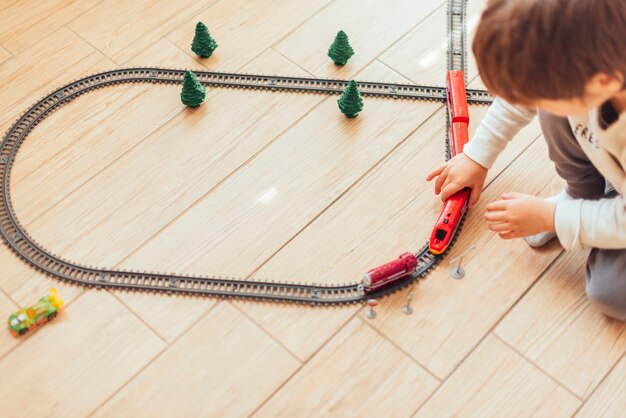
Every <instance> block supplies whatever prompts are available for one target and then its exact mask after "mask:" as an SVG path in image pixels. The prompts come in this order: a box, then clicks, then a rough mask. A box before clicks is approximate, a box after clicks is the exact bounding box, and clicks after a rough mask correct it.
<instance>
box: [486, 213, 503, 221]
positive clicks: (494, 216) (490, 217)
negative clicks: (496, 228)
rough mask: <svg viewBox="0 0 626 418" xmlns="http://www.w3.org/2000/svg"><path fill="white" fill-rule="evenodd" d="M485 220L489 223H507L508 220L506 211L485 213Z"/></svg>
mask: <svg viewBox="0 0 626 418" xmlns="http://www.w3.org/2000/svg"><path fill="white" fill-rule="evenodd" d="M485 220H487V221H489V222H505V221H507V220H508V218H507V214H506V212H505V211H491V212H485Z"/></svg>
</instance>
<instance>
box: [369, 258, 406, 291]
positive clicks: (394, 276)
mask: <svg viewBox="0 0 626 418" xmlns="http://www.w3.org/2000/svg"><path fill="white" fill-rule="evenodd" d="M415 267H417V258H415V255H414V254H412V253H404V254H402V255H400V257H398V258H397V259H396V260H393V261H390V262H389V263H386V264H383V265H382V266H379V267H376V268H374V269H371V270H370V271H368V272H367V273H365V275H364V276H363V281H362V283H363V287H364V288H365V291H366V292H371V291H374V290H378V289H380V288H382V287H384V286H386V285H387V284H389V283H391V282H395V281H397V280H398V279H401V278H403V277H406V276H408V275H410V274H411V273H412V272H414V271H415Z"/></svg>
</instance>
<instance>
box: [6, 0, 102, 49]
mask: <svg viewBox="0 0 626 418" xmlns="http://www.w3.org/2000/svg"><path fill="white" fill-rule="evenodd" d="M99 2H100V0H46V1H30V2H28V3H24V2H22V1H15V2H12V3H9V4H6V3H7V2H6V1H4V2H3V7H2V8H1V9H0V43H1V44H2V45H3V46H4V47H6V48H7V49H9V50H10V51H11V52H13V53H14V54H19V53H20V52H22V51H23V50H25V49H26V48H28V47H30V46H32V45H34V44H35V43H41V44H44V45H45V44H46V43H47V42H48V36H49V35H50V34H51V33H52V32H54V31H55V30H56V29H58V28H60V27H62V26H63V25H65V24H66V23H67V22H69V21H70V20H72V19H74V18H75V17H77V16H79V15H80V14H81V13H83V12H85V11H87V10H89V9H90V8H92V7H93V6H95V5H96V4H98V3H99Z"/></svg>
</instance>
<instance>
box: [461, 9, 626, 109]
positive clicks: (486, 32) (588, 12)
mask: <svg viewBox="0 0 626 418" xmlns="http://www.w3.org/2000/svg"><path fill="white" fill-rule="evenodd" d="M473 51H474V55H475V57H476V61H477V64H478V70H479V72H480V74H481V77H482V79H483V81H484V83H485V85H486V86H487V88H488V89H489V90H490V91H491V92H492V93H493V94H496V95H498V96H501V97H503V98H504V99H506V100H508V101H510V102H513V103H520V104H532V103H533V102H535V101H536V100H537V99H571V98H580V97H582V96H583V95H584V93H585V85H586V83H587V82H588V81H589V80H591V78H592V77H593V76H594V75H595V74H598V73H601V72H602V73H606V74H608V75H610V76H613V77H622V79H623V78H624V77H625V76H626V0H491V1H489V4H488V6H487V9H486V10H485V11H484V12H483V15H482V18H481V21H480V24H479V25H478V29H477V32H476V36H475V38H474V44H473Z"/></svg>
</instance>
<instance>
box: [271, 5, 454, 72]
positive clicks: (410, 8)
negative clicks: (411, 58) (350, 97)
mask: <svg viewBox="0 0 626 418" xmlns="http://www.w3.org/2000/svg"><path fill="white" fill-rule="evenodd" d="M442 3H443V2H442V1H441V0H421V1H413V0H390V1H385V2H381V1H377V0H346V1H335V2H333V3H331V4H330V5H329V6H328V7H326V8H324V9H323V10H321V11H320V12H319V13H317V14H315V15H314V16H313V17H312V18H311V19H309V20H308V21H307V22H306V23H304V24H303V25H301V26H300V27H298V29H297V30H296V31H294V32H293V33H292V34H290V35H289V36H288V37H287V38H285V39H284V40H282V41H281V42H280V43H279V44H278V45H276V49H277V50H278V51H279V52H281V53H282V54H283V55H285V56H286V57H289V59H291V60H292V61H294V62H295V63H297V64H298V65H300V66H301V67H302V68H304V69H306V70H307V71H308V72H310V73H312V74H315V75H316V76H319V77H335V78H348V77H354V75H355V74H356V73H357V72H359V71H360V70H361V69H362V68H364V67H365V66H366V65H368V64H369V63H370V62H372V60H374V59H375V58H376V57H377V56H378V55H379V54H381V53H382V52H384V51H385V50H386V49H387V48H389V47H390V46H391V45H393V43H394V42H396V41H397V40H398V39H400V38H401V37H402V36H403V35H404V34H406V33H407V32H408V31H409V30H411V28H412V27H413V26H415V25H417V24H418V23H419V22H420V21H421V20H423V19H424V18H426V17H427V16H428V15H429V14H431V13H432V12H433V11H434V10H435V9H436V8H437V7H439V6H440V5H441V4H442ZM320 28H323V30H320ZM339 30H344V31H345V32H346V33H347V34H348V37H349V39H350V44H351V45H352V47H353V49H354V51H355V54H354V56H352V58H350V61H348V64H346V65H345V66H344V67H337V66H336V65H335V64H334V63H333V62H332V60H331V59H330V58H329V57H328V56H327V51H328V48H329V47H330V45H331V44H332V42H333V39H334V37H335V35H336V34H337V32H338V31H339Z"/></svg>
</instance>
